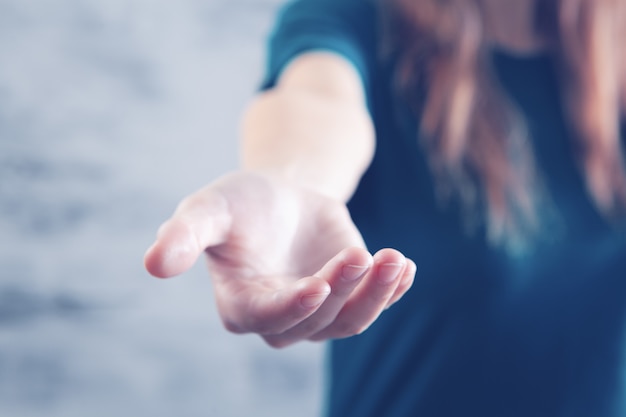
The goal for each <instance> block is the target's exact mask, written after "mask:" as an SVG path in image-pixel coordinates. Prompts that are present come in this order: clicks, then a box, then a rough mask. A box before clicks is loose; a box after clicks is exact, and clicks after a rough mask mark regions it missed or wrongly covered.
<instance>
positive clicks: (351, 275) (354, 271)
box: [341, 265, 369, 281]
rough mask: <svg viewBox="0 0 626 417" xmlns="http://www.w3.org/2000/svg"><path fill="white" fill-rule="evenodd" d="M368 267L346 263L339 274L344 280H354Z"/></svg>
mask: <svg viewBox="0 0 626 417" xmlns="http://www.w3.org/2000/svg"><path fill="white" fill-rule="evenodd" d="M368 268H369V267H368V266H362V265H346V266H344V267H343V268H342V269H341V276H342V277H343V279H345V280H346V281H356V280H357V279H359V278H361V277H362V276H363V274H365V271H367V269H368Z"/></svg>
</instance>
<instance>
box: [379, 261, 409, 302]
mask: <svg viewBox="0 0 626 417" xmlns="http://www.w3.org/2000/svg"><path fill="white" fill-rule="evenodd" d="M416 272H417V265H415V262H413V261H412V260H410V259H408V258H407V266H406V268H404V272H403V274H402V278H401V279H400V283H399V284H398V287H397V288H396V291H395V292H394V293H393V295H392V296H391V298H390V299H389V301H388V302H387V305H386V306H385V309H388V308H389V307H391V306H392V305H393V304H395V303H396V301H398V300H399V299H400V298H402V296H403V295H404V294H406V292H407V291H408V290H409V288H411V286H412V285H413V280H414V278H415V273H416Z"/></svg>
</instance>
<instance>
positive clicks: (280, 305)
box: [216, 277, 330, 347]
mask: <svg viewBox="0 0 626 417" xmlns="http://www.w3.org/2000/svg"><path fill="white" fill-rule="evenodd" d="M228 286H229V284H228V283H227V282H226V283H224V284H222V285H218V286H217V287H216V291H217V292H218V293H219V294H218V296H217V297H216V300H217V302H218V310H219V312H220V315H221V317H222V321H223V323H224V326H225V327H226V329H228V330H229V331H231V332H234V333H258V334H261V335H272V334H279V333H283V332H285V331H286V330H287V329H289V328H292V327H294V326H296V325H297V324H298V323H300V322H301V321H302V320H304V319H306V318H307V317H308V316H310V315H311V314H313V313H314V312H315V311H316V310H317V309H318V308H319V306H320V305H321V304H322V303H323V302H324V300H326V298H327V297H328V295H329V294H330V286H329V285H328V283H327V282H326V281H324V280H322V279H320V278H318V277H306V278H302V279H300V280H298V281H296V282H294V283H293V284H291V285H289V286H288V287H285V288H281V289H274V288H272V287H271V286H263V283H262V282H259V281H256V280H255V281H251V282H250V285H249V286H247V287H246V288H245V289H243V290H239V291H236V292H233V291H231V290H229V289H228ZM277 347H278V346H277Z"/></svg>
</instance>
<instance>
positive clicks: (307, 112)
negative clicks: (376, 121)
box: [241, 52, 375, 202]
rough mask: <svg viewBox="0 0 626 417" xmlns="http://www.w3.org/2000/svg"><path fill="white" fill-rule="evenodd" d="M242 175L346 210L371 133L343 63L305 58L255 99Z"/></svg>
mask: <svg viewBox="0 0 626 417" xmlns="http://www.w3.org/2000/svg"><path fill="white" fill-rule="evenodd" d="M241 136H242V146H241V165H242V168H243V169H246V170H254V171H257V172H264V173H268V174H272V175H278V176H280V177H283V178H285V179H287V180H290V181H291V182H295V183H296V184H298V185H302V186H305V187H307V188H310V189H313V190H315V191H318V192H320V193H322V194H324V195H326V196H329V197H332V198H335V199H338V200H340V201H343V202H346V201H347V200H348V199H349V198H350V196H351V195H352V193H353V192H354V190H355V188H356V186H357V184H358V181H359V179H360V177H361V175H362V174H363V172H364V171H365V169H366V168H367V166H368V165H369V163H370V162H371V159H372V156H373V153H374V144H375V140H374V129H373V126H372V122H371V119H370V117H369V113H368V110H367V106H366V101H365V94H364V91H363V86H362V82H361V79H360V76H359V74H358V73H357V71H356V70H355V68H354V67H353V66H352V65H351V64H350V63H349V62H348V61H347V60H345V59H344V58H342V57H340V56H339V55H336V54H333V53H327V52H311V53H306V54H303V55H300V56H299V57H297V58H296V59H294V61H292V62H291V63H290V64H289V65H288V66H287V68H286V69H285V70H284V71H283V73H282V74H281V76H280V78H279V80H278V83H277V85H276V86H275V87H274V88H273V89H271V90H269V91H266V92H264V93H262V94H260V95H259V96H257V97H256V98H255V99H254V101H253V102H252V103H251V105H250V106H249V108H248V109H247V111H246V112H245V115H244V119H243V126H242V135H241Z"/></svg>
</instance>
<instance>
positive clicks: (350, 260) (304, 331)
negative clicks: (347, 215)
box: [265, 247, 373, 347]
mask: <svg viewBox="0 0 626 417" xmlns="http://www.w3.org/2000/svg"><path fill="white" fill-rule="evenodd" d="M372 263H373V261H372V256H371V255H370V254H369V252H368V251H367V250H365V249H362V248H356V247H353V248H348V249H344V250H343V251H342V252H340V253H339V254H338V255H337V256H335V257H334V258H333V259H331V260H330V261H329V262H328V263H327V264H326V265H325V266H324V267H323V268H322V269H321V270H320V271H319V272H318V273H317V274H316V276H317V277H319V278H321V279H323V280H324V281H326V282H328V284H329V285H330V294H329V296H328V297H327V298H326V300H325V301H324V303H323V304H322V305H321V306H320V307H319V308H318V309H317V311H315V313H314V314H312V315H311V316H309V317H307V318H306V319H305V320H303V321H302V322H300V323H298V324H297V325H296V326H294V327H292V328H290V329H288V330H287V331H285V332H283V333H281V334H276V335H271V336H268V337H266V338H265V340H266V342H268V343H269V344H270V345H272V346H275V347H282V346H287V345H289V344H291V343H294V342H296V341H299V340H302V339H305V338H307V337H308V336H310V335H312V334H314V333H317V332H319V331H320V330H322V329H324V328H325V327H327V326H328V325H329V324H330V323H332V322H333V320H334V319H335V317H336V316H337V314H338V313H339V311H341V309H342V308H343V306H344V304H345V303H346V301H347V300H348V298H349V296H350V294H352V292H353V291H354V289H355V288H356V287H357V285H358V284H359V282H360V281H361V279H362V278H363V276H364V275H365V274H366V273H367V272H368V271H369V269H370V267H371V265H372Z"/></svg>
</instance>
